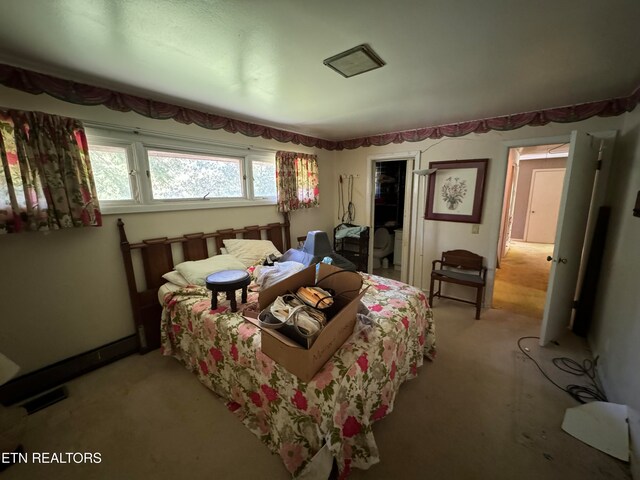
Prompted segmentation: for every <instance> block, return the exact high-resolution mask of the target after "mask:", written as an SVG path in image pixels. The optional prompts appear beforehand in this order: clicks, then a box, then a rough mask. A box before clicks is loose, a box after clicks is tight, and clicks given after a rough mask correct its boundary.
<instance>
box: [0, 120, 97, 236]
mask: <svg viewBox="0 0 640 480" xmlns="http://www.w3.org/2000/svg"><path fill="white" fill-rule="evenodd" d="M0 159H1V163H2V170H0V234H2V233H16V232H21V231H28V230H57V229H59V228H67V227H82V226H90V225H91V226H99V225H102V216H101V213H100V207H99V204H98V196H97V194H96V188H95V184H94V180H93V174H92V171H91V163H90V162H89V149H88V146H87V139H86V137H85V134H84V129H83V127H82V123H80V121H78V120H75V119H72V118H66V117H59V116H56V115H48V114H46V113H41V112H23V111H18V110H0Z"/></svg>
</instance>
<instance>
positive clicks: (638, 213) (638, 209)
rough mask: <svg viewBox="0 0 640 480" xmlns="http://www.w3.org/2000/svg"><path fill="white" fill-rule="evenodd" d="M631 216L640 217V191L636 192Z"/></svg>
mask: <svg viewBox="0 0 640 480" xmlns="http://www.w3.org/2000/svg"><path fill="white" fill-rule="evenodd" d="M633 216H634V217H640V190H639V191H638V196H637V197H636V206H635V207H634V209H633Z"/></svg>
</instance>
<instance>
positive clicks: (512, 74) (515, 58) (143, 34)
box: [0, 0, 640, 140]
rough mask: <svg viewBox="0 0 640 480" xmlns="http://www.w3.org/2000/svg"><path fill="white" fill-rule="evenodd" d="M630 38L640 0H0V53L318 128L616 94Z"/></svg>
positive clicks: (628, 61)
mask: <svg viewBox="0 0 640 480" xmlns="http://www.w3.org/2000/svg"><path fill="white" fill-rule="evenodd" d="M361 43H368V44H369V45H370V46H371V47H373V49H374V50H375V51H376V52H377V53H378V54H379V55H380V56H381V57H382V59H383V60H384V61H385V62H386V66H384V67H383V68H381V69H378V70H374V71H371V72H367V73H364V74H362V75H359V76H356V77H353V78H350V79H346V78H343V77H341V76H340V75H338V74H337V73H335V72H333V71H332V70H330V69H329V68H327V67H326V66H324V65H323V64H322V60H323V59H325V58H327V57H330V56H332V55H334V54H336V53H339V52H341V51H343V50H346V49H348V48H351V47H353V46H355V45H358V44H361ZM638 52H640V1H638V0H607V1H603V0H549V1H524V0H485V1H478V0H456V1H442V0H441V1H435V0H422V1H421V0H414V1H411V0H400V1H382V0H366V1H365V0H361V1H356V0H351V1H345V0H340V1H338V0H316V1H312V0H307V1H303V0H109V1H108V0H58V1H51V0H2V2H1V3H0V63H8V64H11V65H15V66H19V67H24V68H28V69H31V70H35V71H39V72H41V73H48V74H52V75H56V76H59V77H63V78H67V79H71V80H75V81H79V82H84V83H90V84H93V85H98V86H104V87H109V88H112V89H115V90H119V91H123V92H126V93H132V94H137V95H141V96H145V97H149V98H154V99H157V100H164V101H170V102H172V103H177V104H181V105H185V106H189V107H195V108H198V109H202V110H206V111H209V112H213V113H218V114H222V115H226V116H229V117H233V118H238V119H242V120H248V121H252V122H255V123H260V124H263V125H269V126H274V127H278V128H283V129H285V130H290V131H294V132H299V133H305V134H308V135H312V136H316V137H320V138H325V139H329V140H344V139H349V138H354V137H360V136H365V135H370V134H376V133H384V132H393V131H399V130H407V129H412V128H419V127H426V126H433V125H441V124H446V123H453V122H458V121H465V120H472V119H480V118H486V117H492V116H498V115H505V114H509V113H517V112H524V111H531V110H537V109H544V108H551V107H557V106H564V105H569V104H575V103H581V102H589V101H594V100H603V99H607V98H611V97H618V96H623V97H624V96H628V95H629V94H631V93H632V91H633V90H634V89H635V88H636V87H638V86H639V85H640V56H639V55H638Z"/></svg>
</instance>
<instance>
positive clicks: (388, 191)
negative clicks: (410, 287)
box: [367, 152, 419, 282]
mask: <svg viewBox="0 0 640 480" xmlns="http://www.w3.org/2000/svg"><path fill="white" fill-rule="evenodd" d="M418 156H419V152H406V153H401V154H397V153H396V154H383V155H375V156H371V157H369V162H370V163H369V174H368V182H367V184H368V188H367V197H368V202H367V207H368V208H367V210H368V212H367V213H368V217H369V219H370V225H371V235H370V237H369V246H370V248H369V252H371V253H370V255H369V271H370V272H372V273H373V274H375V275H379V276H382V277H386V278H392V279H394V280H400V281H402V282H410V281H411V280H410V279H411V276H412V275H413V268H412V265H411V262H410V261H409V257H410V255H409V251H410V249H411V244H412V239H413V237H414V235H415V232H414V227H413V225H414V223H415V221H414V219H413V218H412V215H413V212H412V202H413V201H414V200H413V195H414V193H415V192H414V191H413V185H414V184H413V177H414V175H412V173H411V172H412V171H413V168H414V164H415V162H416V158H417V157H418Z"/></svg>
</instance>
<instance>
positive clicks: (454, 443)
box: [2, 300, 630, 480]
mask: <svg viewBox="0 0 640 480" xmlns="http://www.w3.org/2000/svg"><path fill="white" fill-rule="evenodd" d="M434 314H435V318H436V323H437V335H438V346H439V353H438V358H437V360H436V361H435V362H433V363H428V364H426V365H425V366H424V367H423V368H422V369H421V371H420V374H419V376H418V378H417V379H415V380H412V381H410V382H408V383H406V384H405V385H403V387H402V389H401V390H400V394H399V396H398V398H397V401H396V405H395V410H394V411H393V412H392V413H391V414H390V415H389V416H388V417H387V418H385V419H383V420H382V421H381V422H379V423H378V424H376V427H375V435H376V438H377V441H378V445H379V448H380V456H381V463H379V464H377V465H375V466H374V467H372V468H371V469H370V470H369V471H364V472H363V471H355V473H354V474H353V475H352V478H354V479H365V478H366V479H391V478H402V479H431V480H441V479H442V480H458V479H461V480H465V479H470V480H471V479H490V480H501V479H504V480H513V479H518V480H527V479H531V480H538V479H546V480H552V479H562V480H573V479H575V480H588V479H594V480H596V479H604V478H606V479H628V478H630V476H629V471H628V467H627V466H626V465H625V464H624V463H622V462H620V461H618V460H615V459H613V458H611V457H608V456H607V455H605V454H604V453H601V452H599V451H597V450H595V449H592V448H591V447H588V446H587V445H584V444H582V443H581V442H580V441H578V440H576V439H574V438H573V437H571V436H569V435H568V434H566V433H564V432H563V431H562V430H561V429H560V424H561V422H562V418H563V415H564V411H565V409H566V408H567V407H570V406H575V405H576V403H575V402H574V401H573V400H572V399H571V398H570V397H569V396H568V395H566V394H565V393H563V392H561V391H559V390H557V389H556V388H555V387H553V386H552V385H551V384H549V383H548V382H547V381H546V380H544V379H543V377H542V376H541V375H540V373H539V372H538V371H537V369H536V368H535V366H534V365H533V364H532V363H531V361H529V360H528V359H526V357H524V356H523V355H522V354H521V353H520V352H519V350H518V349H517V347H516V340H517V339H518V338H519V337H520V336H522V335H536V334H537V332H538V329H539V322H538V321H536V320H533V319H530V318H526V317H522V316H518V315H512V314H507V313H505V312H504V311H500V310H487V311H484V312H483V314H482V320H478V321H476V320H474V319H473V307H472V306H467V305H463V304H460V303H456V302H450V301H447V300H440V301H438V303H437V305H436V307H435V308H434ZM560 343H561V346H557V347H553V348H552V349H545V350H544V351H542V352H541V351H540V349H539V348H538V347H537V346H536V343H535V340H528V341H527V343H526V345H527V346H528V347H529V348H531V352H532V354H533V355H534V356H540V355H542V356H543V357H544V358H546V359H547V360H546V363H544V365H545V368H547V369H548V370H549V371H550V372H551V373H553V374H554V375H555V372H553V371H552V368H553V367H550V365H549V359H550V358H551V357H553V356H558V355H560V354H564V353H565V351H571V352H573V353H572V355H573V356H574V357H575V358H579V359H581V358H583V356H584V355H587V354H588V352H587V351H586V349H585V347H584V344H583V343H582V341H581V340H580V339H578V338H577V337H570V338H569V339H567V340H566V341H562V342H560ZM558 377H559V378H560V376H559V375H558ZM574 380H575V379H574V378H571V379H570V381H574ZM561 381H563V380H561ZM563 382H564V383H568V382H567V381H563ZM68 388H69V391H70V398H68V399H67V400H64V401H62V402H60V403H58V404H56V405H53V406H51V407H49V408H48V409H46V410H43V411H41V412H38V413H36V414H34V415H32V416H30V417H29V418H28V428H27V433H26V437H25V439H24V444H25V446H26V448H27V449H28V450H29V451H48V452H100V453H101V454H102V463H101V464H99V465H31V464H29V465H25V464H22V465H14V466H12V467H10V468H9V469H8V470H7V471H6V472H5V473H4V474H3V475H2V478H3V480H23V479H36V478H47V479H51V480H58V479H83V480H84V479H154V480H162V479H171V480H176V479H209V480H210V479H265V478H269V479H286V478H288V475H287V473H286V471H285V469H284V468H283V466H282V464H281V462H280V459H279V457H277V456H275V455H271V454H270V453H269V452H268V450H267V449H266V447H264V446H263V445H262V444H261V443H260V442H259V441H258V439H257V438H256V437H254V436H253V435H252V434H251V433H249V431H248V430H247V429H245V428H244V427H243V426H242V424H241V423H240V422H239V421H238V420H237V419H236V418H235V417H234V416H233V415H232V414H231V413H229V412H228V411H227V409H226V408H225V406H224V405H223V404H222V402H220V401H218V400H217V399H216V397H215V396H214V395H213V394H212V393H211V392H209V391H208V390H207V389H206V388H205V387H203V386H201V385H200V383H199V382H198V381H197V379H196V378H195V376H193V375H192V374H191V373H189V372H188V371H187V370H185V369H184V368H183V367H182V366H181V365H180V364H178V362H177V361H175V360H173V359H171V358H163V357H161V356H160V355H159V354H158V353H157V352H155V353H151V354H148V355H145V356H139V355H134V356H131V357H128V358H126V359H123V360H121V361H119V362H116V363H114V364H112V365H109V366H107V367H105V368H102V369H100V370H98V371H95V372H93V373H90V374H88V375H85V376H83V377H81V378H79V379H76V380H74V381H72V382H69V383H68Z"/></svg>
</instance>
